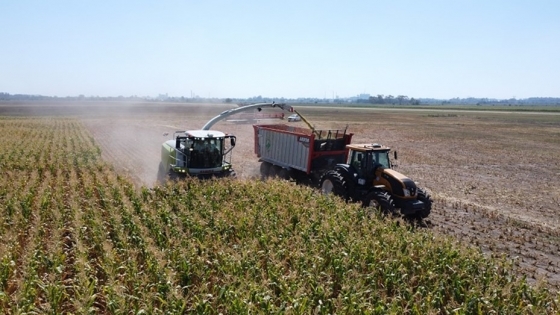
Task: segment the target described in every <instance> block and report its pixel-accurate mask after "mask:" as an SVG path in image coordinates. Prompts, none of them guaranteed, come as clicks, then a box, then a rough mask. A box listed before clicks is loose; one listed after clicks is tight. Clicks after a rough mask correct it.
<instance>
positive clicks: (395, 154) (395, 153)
mask: <svg viewBox="0 0 560 315" xmlns="http://www.w3.org/2000/svg"><path fill="white" fill-rule="evenodd" d="M393 154H394V156H395V160H396V159H397V151H395V152H393Z"/></svg>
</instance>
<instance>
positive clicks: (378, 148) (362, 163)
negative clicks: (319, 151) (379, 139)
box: [346, 143, 396, 185]
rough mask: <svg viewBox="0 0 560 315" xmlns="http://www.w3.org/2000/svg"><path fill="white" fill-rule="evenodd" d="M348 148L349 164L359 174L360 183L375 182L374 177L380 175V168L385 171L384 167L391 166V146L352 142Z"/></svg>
mask: <svg viewBox="0 0 560 315" xmlns="http://www.w3.org/2000/svg"><path fill="white" fill-rule="evenodd" d="M346 148H347V149H348V161H347V164H348V165H350V167H352V168H353V170H354V172H355V173H356V174H357V177H358V184H360V185H364V184H366V183H371V182H373V179H374V178H375V177H378V175H379V174H377V173H378V172H377V171H378V169H379V170H380V171H381V172H383V171H382V169H390V168H391V161H390V159H389V152H390V150H391V149H390V148H389V147H386V146H383V145H380V144H377V143H374V144H350V145H347V146H346ZM395 158H396V154H395Z"/></svg>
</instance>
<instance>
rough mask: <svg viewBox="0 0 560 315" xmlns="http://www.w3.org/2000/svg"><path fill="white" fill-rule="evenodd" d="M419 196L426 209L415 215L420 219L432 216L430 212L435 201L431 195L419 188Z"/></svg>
mask: <svg viewBox="0 0 560 315" xmlns="http://www.w3.org/2000/svg"><path fill="white" fill-rule="evenodd" d="M417 194H418V200H420V201H422V202H423V203H424V209H422V210H421V211H418V212H417V213H416V214H415V217H417V218H419V219H425V218H427V217H428V216H429V215H430V212H431V211H432V203H433V200H432V197H431V196H430V194H429V193H428V192H427V191H425V190H424V189H422V188H418V192H417Z"/></svg>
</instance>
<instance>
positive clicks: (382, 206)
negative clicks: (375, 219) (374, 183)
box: [362, 191, 395, 215]
mask: <svg viewBox="0 0 560 315" xmlns="http://www.w3.org/2000/svg"><path fill="white" fill-rule="evenodd" d="M362 206H363V207H364V208H373V209H379V210H381V213H383V214H386V215H387V214H393V213H394V211H395V204H394V202H393V198H392V197H391V195H389V194H388V193H387V192H385V191H372V192H370V193H369V194H367V195H366V196H365V197H364V199H363V200H362Z"/></svg>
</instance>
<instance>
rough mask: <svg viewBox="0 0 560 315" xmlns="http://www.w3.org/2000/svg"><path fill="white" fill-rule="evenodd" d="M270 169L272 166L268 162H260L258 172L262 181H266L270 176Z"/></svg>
mask: <svg viewBox="0 0 560 315" xmlns="http://www.w3.org/2000/svg"><path fill="white" fill-rule="evenodd" d="M271 167H272V164H270V163H268V162H262V163H261V167H260V172H261V178H262V179H266V178H267V177H269V176H270V169H271Z"/></svg>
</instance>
